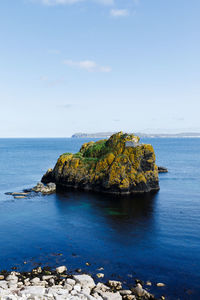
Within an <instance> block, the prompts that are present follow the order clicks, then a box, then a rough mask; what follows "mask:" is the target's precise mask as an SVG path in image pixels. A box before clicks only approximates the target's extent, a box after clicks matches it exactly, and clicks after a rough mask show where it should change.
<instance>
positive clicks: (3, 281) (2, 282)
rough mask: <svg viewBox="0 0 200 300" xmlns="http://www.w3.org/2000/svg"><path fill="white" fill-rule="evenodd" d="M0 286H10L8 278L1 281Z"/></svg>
mask: <svg viewBox="0 0 200 300" xmlns="http://www.w3.org/2000/svg"><path fill="white" fill-rule="evenodd" d="M0 288H2V289H7V288H8V282H7V281H6V280H1V281H0Z"/></svg>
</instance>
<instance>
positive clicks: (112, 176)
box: [42, 132, 159, 193]
mask: <svg viewBox="0 0 200 300" xmlns="http://www.w3.org/2000/svg"><path fill="white" fill-rule="evenodd" d="M47 178H48V180H47ZM50 179H51V181H53V182H55V183H56V184H57V185H58V186H63V187H66V188H67V187H73V188H80V189H86V190H94V191H102V192H109V193H132V192H149V191H151V190H158V189H159V183H158V168H157V166H156V164H155V154H154V150H153V147H152V146H151V145H145V144H139V137H137V136H135V135H133V134H124V133H123V132H119V133H116V134H114V135H112V136H111V137H110V138H109V139H108V140H100V141H97V142H89V143H85V144H83V145H82V147H81V149H80V151H79V152H78V153H76V154H72V153H64V154H62V155H61V156H60V157H59V159H58V161H57V163H56V165H55V167H54V169H53V171H52V172H51V173H50V174H49V173H48V174H46V175H44V176H43V178H42V181H43V182H49V181H50Z"/></svg>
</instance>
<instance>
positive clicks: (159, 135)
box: [72, 132, 200, 139]
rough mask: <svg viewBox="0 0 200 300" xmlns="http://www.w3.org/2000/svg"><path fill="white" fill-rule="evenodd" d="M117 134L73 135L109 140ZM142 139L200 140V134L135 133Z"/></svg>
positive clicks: (75, 136) (73, 136) (79, 133)
mask: <svg viewBox="0 0 200 300" xmlns="http://www.w3.org/2000/svg"><path fill="white" fill-rule="evenodd" d="M115 133H116V132H96V133H83V132H78V133H74V134H73V135H72V138H92V139H95V138H97V139H102V138H109V137H110V136H112V135H113V134H115ZM134 134H135V135H136V136H139V137H140V138H200V132H181V133H143V132H136V133H134Z"/></svg>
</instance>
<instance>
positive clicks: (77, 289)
mask: <svg viewBox="0 0 200 300" xmlns="http://www.w3.org/2000/svg"><path fill="white" fill-rule="evenodd" d="M74 290H75V291H77V292H80V291H81V285H80V284H75V286H74Z"/></svg>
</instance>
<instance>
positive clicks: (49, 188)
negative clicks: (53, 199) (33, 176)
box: [32, 182, 56, 194]
mask: <svg viewBox="0 0 200 300" xmlns="http://www.w3.org/2000/svg"><path fill="white" fill-rule="evenodd" d="M32 190H33V191H34V192H36V193H42V194H52V193H55V192H56V185H55V183H53V182H49V183H48V184H47V185H44V184H43V183H41V182H39V183H38V184H37V185H36V186H35V187H34V188H33V189H32Z"/></svg>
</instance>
